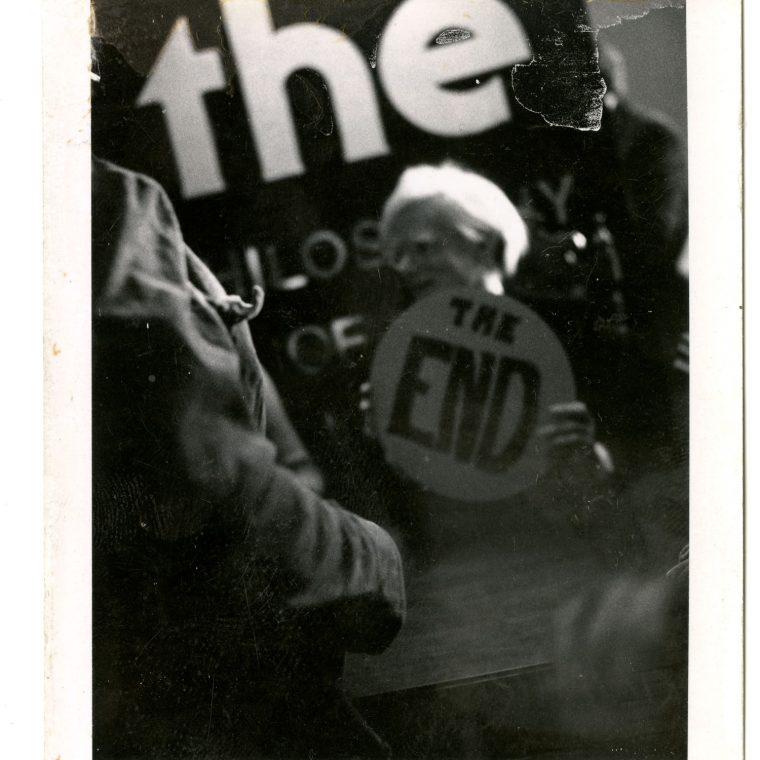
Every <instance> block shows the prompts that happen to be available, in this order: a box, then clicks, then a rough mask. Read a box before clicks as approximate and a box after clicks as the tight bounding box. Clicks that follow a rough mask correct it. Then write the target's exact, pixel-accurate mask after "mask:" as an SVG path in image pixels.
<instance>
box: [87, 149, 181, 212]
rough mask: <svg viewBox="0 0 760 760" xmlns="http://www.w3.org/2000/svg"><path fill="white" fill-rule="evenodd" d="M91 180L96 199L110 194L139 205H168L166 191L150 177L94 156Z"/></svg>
mask: <svg viewBox="0 0 760 760" xmlns="http://www.w3.org/2000/svg"><path fill="white" fill-rule="evenodd" d="M92 178H93V196H94V197H97V195H98V193H104V192H111V193H115V194H118V195H122V196H123V197H124V198H125V199H127V200H130V199H131V200H133V201H136V202H138V203H139V204H141V205H142V204H146V203H148V202H151V201H152V202H156V201H160V202H161V203H166V204H169V199H168V196H167V195H166V191H165V190H164V189H163V187H161V185H160V184H159V183H158V182H157V181H156V180H154V179H153V178H152V177H149V176H148V175H147V174H141V173H140V172H136V171H133V170H132V169H127V168H126V167H124V166H119V165H118V164H114V163H111V162H110V161H106V160H105V159H102V158H98V157H97V156H94V155H93V157H92ZM169 205H170V204H169Z"/></svg>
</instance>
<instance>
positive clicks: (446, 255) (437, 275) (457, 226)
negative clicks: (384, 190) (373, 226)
mask: <svg viewBox="0 0 760 760" xmlns="http://www.w3.org/2000/svg"><path fill="white" fill-rule="evenodd" d="M380 241H381V244H380V245H381V249H382V251H383V254H384V256H385V257H386V260H387V261H388V262H389V263H390V265H391V266H392V267H393V268H394V269H396V271H398V272H399V273H400V274H401V275H402V277H403V279H404V281H405V283H406V284H407V286H409V288H410V289H411V291H412V292H413V294H414V296H415V298H416V297H419V296H421V295H423V294H424V292H425V291H427V290H430V289H438V288H441V287H447V286H457V285H464V286H472V287H479V288H484V289H485V290H487V291H489V292H491V293H494V294H496V295H501V294H503V293H504V285H503V278H504V277H505V276H507V277H509V276H510V275H512V274H514V272H515V270H516V269H517V264H518V262H519V260H520V258H521V257H522V256H523V255H524V254H525V253H526V252H527V250H528V229H527V227H526V226H525V222H523V220H522V218H521V217H520V214H519V212H518V211H517V209H516V208H515V206H514V204H513V203H512V202H511V201H510V200H509V198H508V197H507V196H506V195H505V193H504V192H503V191H502V190H501V189H500V188H498V187H497V186H496V185H495V184H493V182H491V181H490V180H487V179H486V178H485V177H482V176H480V175H479V174H475V173H474V172H470V171H467V170H465V169H462V168H460V167H458V166H456V165H454V164H451V163H445V164H443V165H441V166H415V167H411V168H409V169H407V170H406V171H405V172H404V173H403V174H402V175H401V178H400V179H399V182H398V184H397V185H396V189H395V190H394V191H393V193H392V194H391V196H390V197H389V198H388V200H387V201H386V203H385V207H384V208H383V215H382V219H381V222H380Z"/></svg>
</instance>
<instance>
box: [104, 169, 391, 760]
mask: <svg viewBox="0 0 760 760" xmlns="http://www.w3.org/2000/svg"><path fill="white" fill-rule="evenodd" d="M92 179H93V186H92V195H93V208H92V212H93V213H92V224H93V229H92V244H93V249H92V262H93V265H92V292H93V304H92V308H93V547H94V559H93V563H94V564H93V657H94V664H93V668H94V735H95V750H96V756H100V757H104V756H128V757H143V756H144V757H151V758H156V757H195V756H198V757H206V756H213V757H226V756H230V757H232V756H235V757H237V756H249V753H250V755H254V754H256V755H258V754H262V753H263V754H288V755H291V756H292V755H293V754H294V753H296V754H300V753H301V752H303V753H308V752H316V753H317V754H319V752H320V750H321V751H323V752H327V753H329V754H335V753H342V752H349V753H354V754H356V753H357V751H359V750H357V749H356V748H355V747H349V746H348V745H347V742H348V743H350V742H351V740H352V739H351V737H354V738H355V739H356V741H357V742H358V743H359V744H361V743H362V742H364V741H365V740H366V737H364V738H362V737H361V736H359V735H360V734H361V733H362V730H363V728H359V729H356V727H355V726H354V727H353V728H352V724H351V720H352V719H353V718H348V719H347V718H346V715H345V714H344V710H343V707H341V706H340V704H339V703H340V695H339V689H338V687H337V685H336V683H337V680H338V678H339V676H340V669H341V663H342V654H343V652H344V651H346V650H358V651H365V652H375V651H380V650H381V649H383V648H384V647H385V646H387V645H388V643H389V642H390V641H391V640H392V639H393V637H394V636H395V634H396V632H397V631H398V629H399V627H400V625H401V623H402V620H403V615H404V603H405V602H404V588H403V578H402V570H401V562H400V558H399V554H398V551H397V548H396V546H395V544H394V542H393V540H392V539H391V538H390V537H389V536H388V535H387V534H386V533H385V532H384V531H383V530H382V529H380V528H379V527H378V526H377V525H375V524H374V523H371V522H368V521H366V520H362V519H361V518H359V517H357V516H356V515H354V514H352V513H350V512H348V511H346V510H343V509H341V508H340V507H339V506H338V505H336V504H333V503H330V502H327V501H324V500H323V499H321V498H319V497H318V496H317V495H316V494H314V493H312V492H311V491H309V490H308V489H306V488H304V487H302V486H300V485H299V484H298V483H297V482H296V481H295V479H294V478H293V477H292V475H291V474H290V473H289V472H288V471H287V470H284V469H282V468H280V467H279V466H277V465H276V463H275V450H274V447H273V446H272V444H271V443H269V442H268V441H267V439H266V438H265V436H264V410H263V401H262V379H261V378H262V374H261V369H260V366H259V364H258V361H257V359H256V354H255V350H254V347H253V343H252V341H251V337H250V332H249V331H248V328H247V325H246V323H245V322H240V323H238V324H229V320H227V321H225V319H224V318H223V316H224V314H225V312H224V309H223V304H222V303H221V301H220V299H222V300H223V296H222V295H221V293H220V292H215V293H209V292H208V290H209V288H205V289H204V288H203V280H204V278H203V277H199V276H198V271H197V267H196V266H195V263H197V262H194V257H193V254H192V252H190V251H189V249H188V248H187V247H186V245H185V243H184V241H183V238H182V235H181V232H180V229H179V225H178V223H177V220H176V217H175V214H174V211H173V209H172V207H171V204H170V203H169V201H168V199H167V197H166V195H165V193H164V192H163V190H162V189H161V188H160V186H159V185H157V184H156V183H155V182H153V181H152V180H150V179H148V178H146V177H143V176H141V175H138V174H135V173H133V172H129V171H126V170H123V169H120V168H118V167H116V166H114V165H111V164H106V163H104V162H100V161H95V162H94V163H93V176H92ZM206 274H207V273H206ZM206 284H208V282H206ZM336 705H338V706H337V707H336ZM346 709H347V710H349V713H350V709H349V708H346ZM357 720H358V719H357ZM359 722H360V721H359ZM354 729H356V730H354ZM370 739H371V738H370ZM371 743H372V741H371V740H370V744H371ZM361 751H363V750H361ZM361 751H359V752H361ZM368 751H369V750H368ZM225 753H226V754H225Z"/></svg>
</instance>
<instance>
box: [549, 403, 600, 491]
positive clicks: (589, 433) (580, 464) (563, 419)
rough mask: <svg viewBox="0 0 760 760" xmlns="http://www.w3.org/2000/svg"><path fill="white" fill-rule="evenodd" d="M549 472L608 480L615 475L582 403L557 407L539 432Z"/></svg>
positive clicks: (587, 411) (551, 408)
mask: <svg viewBox="0 0 760 760" xmlns="http://www.w3.org/2000/svg"><path fill="white" fill-rule="evenodd" d="M538 435H539V439H540V442H541V448H542V450H543V452H544V455H545V456H546V458H547V461H548V464H549V469H550V470H558V471H560V473H563V474H565V475H567V476H578V475H580V474H581V471H583V473H584V474H585V473H586V471H588V472H589V474H593V475H597V476H601V477H605V476H607V475H610V474H611V473H612V472H613V471H614V465H613V462H612V457H611V456H610V453H609V451H607V449H606V448H605V447H604V446H603V445H602V444H601V443H599V442H598V441H597V440H596V427H595V425H594V420H593V418H592V417H591V414H590V412H589V410H588V408H587V407H586V405H585V404H584V403H583V402H582V401H569V402H566V403H562V404H554V405H553V406H551V407H550V408H549V421H548V422H547V423H546V424H545V425H543V426H542V427H541V428H539V430H538Z"/></svg>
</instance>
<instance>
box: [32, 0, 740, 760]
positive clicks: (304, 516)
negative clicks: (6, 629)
mask: <svg viewBox="0 0 760 760" xmlns="http://www.w3.org/2000/svg"><path fill="white" fill-rule="evenodd" d="M697 5H698V3H697ZM729 5H731V4H729ZM734 5H735V4H734ZM685 6H686V3H685V0H646V1H644V0H636V1H634V0H630V1H626V2H620V1H619V0H374V1H370V0H350V1H347V0H92V5H91V7H90V8H89V9H88V14H87V23H88V31H87V37H88V39H89V70H88V71H85V72H84V73H83V77H84V79H86V80H87V81H86V82H85V83H84V86H85V87H86V88H87V89H88V91H89V106H88V108H89V111H88V114H87V117H88V121H87V126H86V128H85V127H83V128H82V131H83V134H82V144H81V146H80V147H81V151H80V154H81V153H83V152H86V153H87V160H88V162H89V172H88V175H89V176H88V177H87V185H86V187H87V199H88V202H89V209H90V217H89V220H88V221H89V223H88V224H86V225H85V226H86V229H85V230H84V231H83V232H82V233H80V237H81V236H82V235H83V239H84V240H86V241H87V242H88V243H89V246H90V251H89V257H88V258H89V260H88V262H87V264H88V266H89V270H88V279H87V280H86V281H85V287H86V289H87V292H88V293H89V296H90V300H89V303H87V304H85V305H84V306H83V308H85V309H90V314H89V318H88V319H87V320H86V321H87V324H86V326H85V327H86V331H87V335H86V338H87V341H89V355H88V356H87V357H86V361H83V362H82V363H81V365H80V366H81V374H80V375H79V376H78V377H79V382H81V383H82V385H81V388H85V387H86V388H87V395H86V397H85V398H86V402H87V403H86V404H85V406H84V407H81V408H84V409H85V410H86V412H85V415H80V416H79V417H78V418H76V419H70V420H69V423H68V424H69V425H72V426H75V427H81V429H82V431H83V434H84V435H85V436H86V439H87V446H86V447H85V449H84V451H83V457H84V460H85V462H86V464H87V466H88V468H90V469H88V475H87V478H86V489H87V490H85V491H84V492H83V493H86V494H87V499H86V501H87V503H86V504H82V505H80V506H81V507H82V508H83V509H84V510H85V511H86V513H87V521H86V532H84V533H82V532H80V535H82V536H85V537H86V539H87V540H86V541H84V542H83V543H82V544H81V545H80V549H81V554H80V560H81V563H80V565H81V567H82V568H84V569H83V571H82V572H83V573H84V575H83V576H82V577H85V578H86V580H85V585H86V586H87V588H86V589H84V590H83V591H82V592H80V593H81V595H82V599H83V604H84V605H85V606H86V607H87V611H86V615H85V616H84V617H83V618H81V621H80V623H81V630H82V631H83V635H84V636H85V637H86V638H87V642H86V651H87V657H88V658H89V663H90V671H89V672H87V673H81V679H82V682H85V681H86V682H87V686H86V693H87V699H88V700H89V705H90V713H89V715H88V716H86V719H85V723H86V728H84V729H83V730H84V731H85V732H86V735H87V736H88V740H87V741H88V743H89V745H90V746H89V750H90V751H91V753H92V757H94V758H103V759H104V760H105V759H110V758H114V759H116V758H119V759H123V760H138V759H139V760H143V759H144V760H174V759H175V758H176V759H177V760H179V759H182V760H189V759H190V758H197V759H198V760H200V759H204V760H242V759H243V758H283V759H288V760H300V759H303V760H317V759H325V760H331V759H333V758H397V759H398V760H406V759H408V760H413V759H414V760H417V759H419V760H438V759H443V758H470V759H477V760H480V759H481V758H482V759H484V760H485V759H487V758H504V759H505V760H506V759H507V758H514V759H515V760H517V759H520V760H528V759H530V760H607V759H611V758H636V759H637V760H646V759H648V758H652V759H654V758H661V757H666V758H674V759H676V760H678V759H679V758H683V760H686V758H687V756H688V757H695V756H696V755H694V754H693V750H694V747H693V746H692V737H693V735H694V734H693V731H694V719H695V714H696V713H695V712H694V709H693V708H694V701H693V695H694V693H695V686H694V683H690V680H691V674H692V673H693V667H694V666H695V662H694V657H695V655H694V652H695V651H697V649H696V647H697V642H695V640H694V639H693V638H692V637H691V636H690V618H691V617H692V614H695V613H694V610H695V609H696V608H695V596H694V594H693V593H692V594H690V585H691V583H690V561H691V562H694V561H695V560H694V556H695V548H694V547H695V544H694V543H693V541H692V530H694V526H695V524H696V523H697V522H698V521H697V520H695V512H694V510H693V509H692V508H690V494H691V496H692V498H693V497H694V493H695V491H697V490H700V489H697V488H695V481H694V480H693V477H694V461H695V458H694V452H693V450H692V448H691V445H690V444H691V442H692V441H695V440H696V443H697V445H701V446H702V449H701V450H700V451H702V450H703V449H704V447H705V436H704V429H703V427H699V428H698V435H697V436H696V439H695V434H694V429H693V424H694V420H695V418H696V417H697V416H699V420H698V421H697V425H699V426H701V425H703V423H704V419H705V418H706V416H704V417H703V416H702V415H701V414H700V415H697V414H695V406H694V404H695V398H694V395H695V391H694V388H695V387H698V390H697V395H698V396H700V394H701V396H703V395H704V392H703V391H702V390H701V386H695V382H694V377H695V375H694V372H695V371H692V370H691V369H690V336H691V337H692V338H693V340H692V341H691V342H694V343H695V351H698V350H699V348H698V345H697V343H698V339H699V338H700V336H701V335H702V334H703V332H702V331H701V330H698V331H696V332H693V331H692V320H693V315H694V313H695V307H694V304H695V294H694V287H693V284H692V286H690V268H691V270H692V271H697V269H698V267H699V263H698V262H697V259H696V256H697V254H695V253H694V252H695V251H698V252H699V253H700V254H701V252H702V250H703V249H702V248H701V247H699V246H700V242H697V243H695V241H694V238H695V236H696V234H695V232H694V229H695V227H694V224H693V222H694V220H695V219H696V220H697V231H700V230H702V229H703V224H702V219H701V218H699V217H698V215H697V216H695V212H694V208H693V204H692V206H691V207H690V189H691V188H692V187H693V186H694V180H693V177H692V178H691V180H692V181H691V183H690V175H691V172H692V167H693V155H690V153H691V147H690V145H691V142H690V140H691V137H692V135H690V132H691V131H692V130H694V129H695V127H694V125H695V124H697V127H696V129H697V130H699V129H700V126H699V122H698V121H696V120H694V119H693V117H692V114H691V109H692V103H693V100H692V98H693V85H694V83H693V81H692V80H691V79H690V78H689V77H687V68H688V67H687V61H688V57H689V56H690V55H691V53H692V47H691V38H690V41H689V44H688V45H687V9H686V7H685ZM732 8H733V12H734V15H735V11H736V9H735V7H733V6H732ZM687 48H688V49H687ZM687 53H688V55H687ZM690 76H691V75H690ZM80 163H81V161H80ZM57 192H58V193H59V194H63V193H65V188H63V187H58V188H57ZM74 192H76V191H75V190H74V189H73V184H72V193H74ZM690 221H691V222H692V223H691V224H690ZM690 230H691V231H690ZM728 240H730V239H728ZM690 243H691V244H692V258H691V263H690V256H689V249H690ZM728 245H735V243H733V242H729V243H727V246H728ZM695 246H696V247H695ZM713 255H715V253H714V254H713ZM726 255H727V258H726V261H727V262H729V264H730V266H731V267H734V263H733V262H735V261H737V260H738V255H739V254H738V252H737V250H732V251H730V253H728V254H726ZM729 264H727V266H728V265H729ZM71 271H74V270H71ZM731 274H736V272H734V271H733V269H732V270H731ZM48 276H50V273H49V272H48ZM63 276H64V278H65V277H67V276H68V275H67V274H65V273H64V275H63ZM716 287H717V283H716ZM716 292H717V291H716ZM740 308H741V306H740V302H738V303H737V309H740ZM690 314H691V318H690ZM736 317H737V318H740V314H739V313H738V311H737V313H736ZM695 336H696V337H695ZM47 338H48V340H50V339H51V338H50V335H48V336H47ZM739 339H740V338H739V330H737V331H736V334H733V333H731V334H730V335H729V334H728V333H726V335H725V343H726V345H727V346H728V345H733V342H732V341H734V340H739ZM59 344H60V345H59ZM701 345H702V346H703V351H704V346H705V343H702V344H701ZM737 345H739V344H737ZM62 346H63V343H62V342H61V340H60V339H59V343H54V344H53V348H52V351H53V353H55V352H56V351H58V353H61V352H62V351H65V350H66V349H65V348H62ZM46 355H47V354H46ZM56 355H57V354H56ZM737 358H738V350H737ZM51 361H52V360H51ZM733 361H734V360H733V359H732V362H733ZM725 366H726V372H727V373H728V372H730V371H731V368H732V367H734V364H733V363H731V362H728V363H726V365H725ZM696 371H697V372H698V370H696ZM697 379H699V377H698V376H697ZM701 396H700V398H701ZM737 398H738V403H739V404H741V398H740V396H739V397H737ZM696 403H697V404H699V403H700V402H699V401H697V402H696ZM697 408H700V407H697ZM726 419H727V420H728V419H729V416H727V417H726ZM731 419H734V418H731ZM720 435H722V434H721V433H719V432H716V433H715V436H716V441H719V440H722V438H721V439H718V438H717V436H720ZM725 437H726V436H724V438H725ZM732 445H733V443H731V444H730V445H728V444H727V445H726V446H725V447H721V445H720V443H718V444H717V446H716V447H717V448H721V451H722V452H723V454H724V455H726V456H727V455H728V454H729V453H730V452H731V451H733V449H732V448H731V446H732ZM716 456H717V455H716ZM739 458H740V455H739ZM739 464H740V462H739V461H737V462H736V465H739ZM699 469H700V472H701V474H702V475H704V472H703V470H702V468H701V467H700V468H699ZM716 478H717V475H716ZM701 482H702V481H701V480H700V481H699V483H701ZM737 487H738V488H739V492H740V491H741V488H740V486H737ZM724 493H725V497H726V498H725V503H724V504H723V505H721V507H720V508H722V509H724V510H725V512H726V515H727V516H726V517H725V520H724V524H725V526H728V527H727V530H730V529H732V526H733V525H734V523H735V521H736V520H740V519H741V509H742V506H741V502H740V501H739V502H737V503H734V501H733V500H732V499H733V497H734V495H735V493H733V492H730V491H724ZM713 506H714V508H715V509H718V508H719V505H713ZM729 513H730V514H732V515H734V516H730V515H729ZM700 514H701V513H700ZM698 529H699V527H698ZM68 546H69V548H68V551H69V552H70V553H74V554H76V553H77V548H76V546H73V545H72V544H71V543H69V544H68ZM697 546H699V547H701V546H702V544H697ZM690 548H691V551H690ZM737 550H739V551H740V545H738V544H737ZM53 554H54V555H55V552H53ZM55 556H57V555H55ZM697 556H701V555H700V554H699V553H698V554H697ZM737 556H738V555H737ZM54 564H55V563H53V565H54ZM731 568H734V566H733V565H731V567H730V568H729V566H728V565H726V572H727V573H728V572H729V571H730V570H731ZM739 583H740V582H739ZM723 598H724V601H725V599H726V597H725V595H724V597H723ZM729 601H730V599H729ZM731 610H733V608H731ZM713 614H715V613H713ZM700 615H701V613H700ZM728 618H729V614H728V613H727V614H726V616H725V622H726V624H727V625H728V623H729V622H730V621H729V619H728ZM700 619H701V618H700ZM692 623H693V620H692ZM693 630H694V629H693V626H692V628H691V631H692V635H693ZM55 656H57V657H58V658H59V660H60V659H61V658H62V659H64V660H65V659H66V654H65V651H62V652H57V653H56V655H55ZM72 662H73V661H72ZM736 677H737V678H738V677H739V673H738V672H737V673H736ZM699 714H703V713H699ZM737 717H738V716H737ZM726 746H727V748H728V745H726ZM56 751H57V750H56ZM61 756H62V757H65V755H64V754H63V753H61ZM713 756H715V755H713ZM51 757H54V755H51ZM725 757H727V758H729V757H730V758H733V757H734V755H733V754H726V755H725Z"/></svg>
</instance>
